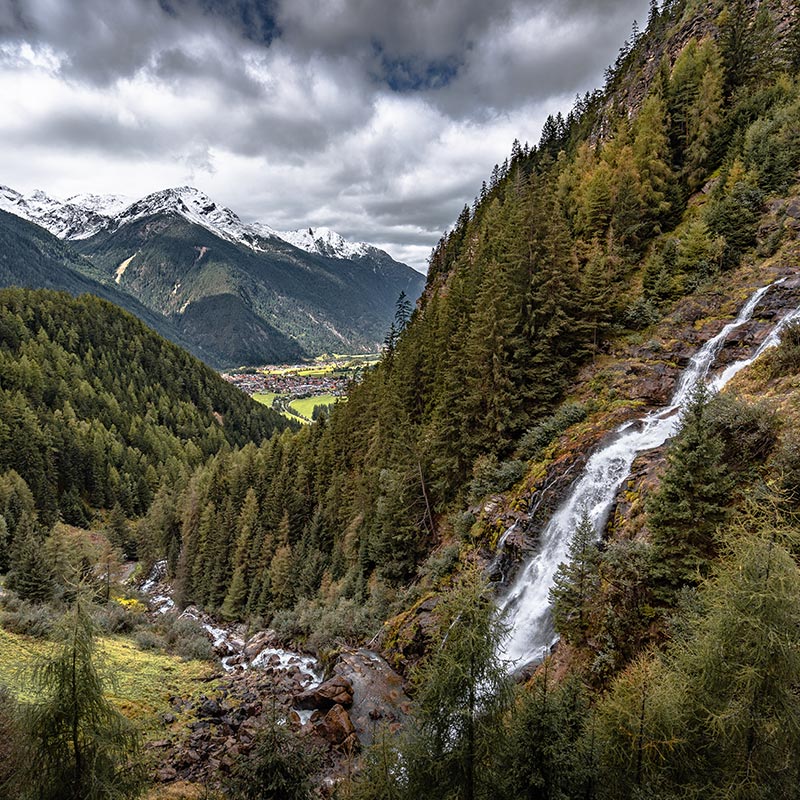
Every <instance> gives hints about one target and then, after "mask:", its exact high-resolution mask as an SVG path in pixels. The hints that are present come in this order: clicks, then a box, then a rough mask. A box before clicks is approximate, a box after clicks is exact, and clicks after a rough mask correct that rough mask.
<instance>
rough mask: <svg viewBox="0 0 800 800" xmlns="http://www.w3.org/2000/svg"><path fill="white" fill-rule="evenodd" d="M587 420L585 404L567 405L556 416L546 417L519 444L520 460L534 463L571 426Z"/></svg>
mask: <svg viewBox="0 0 800 800" xmlns="http://www.w3.org/2000/svg"><path fill="white" fill-rule="evenodd" d="M584 419H586V406H585V405H584V404H583V403H567V404H565V405H563V406H561V408H559V409H558V410H557V411H556V412H555V413H554V414H551V415H550V416H549V417H545V418H544V419H543V420H542V421H541V422H539V424H538V425H536V426H534V427H533V428H531V429H530V430H529V431H528V432H527V433H526V434H525V435H524V436H523V437H522V438H521V439H520V442H519V448H518V450H517V452H518V455H519V457H520V458H524V459H527V460H528V461H533V460H535V459H537V458H539V456H540V455H541V454H542V451H543V450H544V449H545V448H546V447H547V446H548V445H549V444H550V443H551V442H552V441H553V440H554V439H555V438H556V436H559V435H560V434H562V433H563V432H564V431H565V430H566V429H567V428H569V427H570V426H571V425H575V424H576V423H578V422H582V421H583V420H584Z"/></svg>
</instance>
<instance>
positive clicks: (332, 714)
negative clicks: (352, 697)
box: [312, 705, 355, 746]
mask: <svg viewBox="0 0 800 800" xmlns="http://www.w3.org/2000/svg"><path fill="white" fill-rule="evenodd" d="M312 721H313V717H312ZM314 730H315V732H316V733H317V735H318V736H320V737H321V738H323V739H324V740H325V741H326V742H329V743H330V744H332V745H334V746H336V745H343V744H344V743H345V742H346V741H347V740H348V739H349V738H350V737H351V736H352V735H353V734H354V733H355V728H354V727H353V723H352V721H351V719H350V716H349V715H348V713H347V711H345V710H344V708H342V706H339V705H336V706H333V708H331V709H329V710H328V712H327V714H325V716H324V717H322V719H317V720H316V722H314Z"/></svg>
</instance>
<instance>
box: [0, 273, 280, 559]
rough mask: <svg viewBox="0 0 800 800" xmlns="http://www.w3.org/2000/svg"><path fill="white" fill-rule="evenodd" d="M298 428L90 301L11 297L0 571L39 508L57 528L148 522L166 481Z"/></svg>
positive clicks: (1, 352)
mask: <svg viewBox="0 0 800 800" xmlns="http://www.w3.org/2000/svg"><path fill="white" fill-rule="evenodd" d="M287 427H289V423H288V422H287V421H286V420H284V419H283V418H282V417H280V416H279V415H277V414H275V413H274V412H272V411H271V410H269V409H265V408H263V407H261V406H259V405H258V404H256V403H254V402H252V401H251V400H250V399H249V398H247V397H246V396H245V395H243V394H242V393H241V392H239V391H238V390H237V389H235V388H234V387H232V386H230V385H228V384H227V383H225V382H224V381H223V380H222V379H221V378H219V376H218V375H216V374H215V373H214V372H213V371H212V370H211V369H210V368H208V367H206V366H205V365H203V364H202V363H201V362H199V361H197V360H196V359H195V358H193V357H192V356H190V355H189V354H188V353H186V352H185V351H183V350H181V349H180V348H178V347H176V346H175V345H172V344H170V343H168V342H166V341H165V340H164V339H162V338H161V337H159V336H157V335H156V334H155V333H153V332H152V331H150V330H149V329H148V328H146V327H145V326H144V325H143V324H142V323H141V322H139V321H138V320H137V319H136V318H134V317H132V316H131V315H129V314H127V313H126V312H123V311H121V310H120V309H119V308H117V307H116V306H113V305H112V304H111V303H108V302H105V301H103V300H99V299H98V298H96V297H93V296H90V295H84V296H81V297H79V298H77V299H75V298H72V297H70V296H68V295H66V294H61V293H55V292H50V291H28V290H22V289H6V290H2V291H0V523H2V524H3V527H4V529H5V530H4V535H3V536H0V551H2V552H0V569H2V568H3V567H2V565H3V563H4V562H5V560H6V556H7V553H8V548H9V547H10V542H11V540H13V538H14V535H15V529H16V526H17V525H18V524H19V520H20V518H21V516H22V512H21V511H20V509H27V507H28V506H31V505H32V511H33V512H35V515H36V516H37V517H38V522H39V523H40V524H41V525H42V526H44V527H45V528H48V527H50V526H52V524H53V523H54V522H55V521H56V520H57V519H62V520H63V521H65V522H67V523H71V524H74V525H79V526H87V525H88V524H89V523H90V522H91V521H92V519H93V517H94V515H95V513H96V512H97V511H98V510H102V509H105V510H109V509H112V508H114V507H115V506H118V507H119V509H120V510H121V512H122V516H123V518H124V517H134V516H140V515H142V514H144V513H145V512H146V511H147V509H148V508H149V506H150V504H151V502H152V499H153V497H154V495H155V493H156V492H157V490H158V488H159V486H160V485H161V484H162V483H166V484H172V483H174V482H175V481H177V480H179V478H180V476H181V475H185V474H188V473H189V472H191V470H193V469H195V468H196V467H198V466H199V465H200V464H202V463H204V462H205V461H206V460H207V459H208V458H209V457H210V456H211V455H212V454H214V453H217V452H220V451H221V450H228V449H230V448H235V447H239V446H241V445H243V444H245V443H246V442H252V441H255V442H259V441H262V440H264V439H266V438H268V437H270V436H271V435H272V434H273V432H275V431H280V430H284V429H286V428H287Z"/></svg>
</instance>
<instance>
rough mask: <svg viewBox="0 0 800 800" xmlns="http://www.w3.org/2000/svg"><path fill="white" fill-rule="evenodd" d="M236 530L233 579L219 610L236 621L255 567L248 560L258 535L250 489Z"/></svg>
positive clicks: (241, 610) (253, 497)
mask: <svg viewBox="0 0 800 800" xmlns="http://www.w3.org/2000/svg"><path fill="white" fill-rule="evenodd" d="M237 530H238V535H237V538H236V552H235V553H234V556H233V577H232V578H231V582H230V586H229V587H228V593H227V594H226V596H225V601H224V602H223V604H222V609H221V613H222V616H223V617H225V618H226V619H237V618H239V617H241V615H242V613H243V612H244V607H245V603H246V601H247V593H248V590H249V588H250V582H251V580H252V573H253V570H254V566H255V565H253V564H251V563H250V562H249V560H248V556H249V554H250V551H251V549H252V547H253V541H254V539H256V538H257V537H258V536H259V534H260V528H259V526H258V498H257V497H256V493H255V491H254V490H253V488H252V487H250V488H249V489H248V490H247V495H246V497H245V501H244V505H243V506H242V511H241V513H240V514H239V519H238V521H237Z"/></svg>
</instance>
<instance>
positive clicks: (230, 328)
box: [0, 187, 424, 366]
mask: <svg viewBox="0 0 800 800" xmlns="http://www.w3.org/2000/svg"><path fill="white" fill-rule="evenodd" d="M123 205H124V203H123V201H122V200H121V199H120V198H116V197H110V198H98V197H96V196H91V195H89V196H85V197H79V196H75V197H73V198H70V200H68V201H66V202H63V203H62V202H60V201H57V200H53V199H52V198H49V197H47V196H46V195H44V194H43V193H41V192H37V193H34V194H33V195H31V196H30V197H24V196H23V195H20V194H19V193H17V192H14V191H13V190H12V189H9V188H7V187H0V208H5V209H7V210H8V211H9V212H11V213H15V214H18V215H21V216H22V217H24V218H26V219H29V220H33V221H36V222H37V223H38V224H41V225H43V226H44V227H47V228H48V229H49V230H51V231H52V232H54V233H55V234H57V235H58V236H60V237H61V238H65V239H69V240H70V241H71V243H72V244H73V245H74V246H75V247H76V248H77V249H79V250H80V252H82V253H83V254H84V255H85V256H86V258H88V259H89V260H91V261H92V262H93V263H94V264H95V266H96V269H94V270H87V274H89V275H90V276H91V277H93V278H96V277H99V279H100V280H102V281H104V282H105V283H106V284H108V285H112V284H115V285H116V286H118V287H119V288H121V289H122V290H124V291H127V292H129V293H130V294H132V295H133V296H134V297H136V298H137V299H139V300H140V301H141V302H142V303H144V304H145V305H146V306H148V307H149V308H150V309H152V310H153V311H156V312H157V313H159V314H163V315H166V316H169V317H171V318H172V321H173V322H174V324H175V325H176V326H177V327H178V328H180V329H182V330H183V333H184V335H186V336H187V338H190V339H191V340H194V341H196V342H197V343H198V346H203V347H204V348H205V349H206V351H207V352H209V353H210V354H211V358H212V360H213V361H215V363H223V364H225V365H226V366H237V365H240V364H254V363H265V362H274V361H295V360H298V359H300V358H302V357H303V356H306V355H316V354H319V353H321V352H325V351H328V352H348V351H354V352H367V351H375V350H376V349H377V348H378V347H379V345H380V343H381V342H382V341H383V338H384V336H385V333H386V330H387V329H388V327H389V323H390V321H391V319H392V316H393V314H394V304H395V302H396V300H397V297H398V296H399V294H400V293H401V292H404V293H405V294H406V295H407V296H408V297H410V298H412V299H416V297H417V296H418V295H419V294H420V292H421V291H422V286H423V283H424V279H423V277H422V276H421V275H420V274H419V273H417V272H416V271H414V270H412V269H411V268H410V267H407V266H405V265H403V264H400V263H398V262H396V261H394V260H393V259H392V258H391V257H390V256H389V255H388V254H387V253H385V252H384V251H382V250H379V249H378V248H375V247H372V246H371V245H367V244H365V243H352V242H347V241H346V240H344V239H343V238H342V237H341V236H339V235H338V234H337V233H335V232H334V231H330V230H328V229H326V228H319V229H316V230H313V229H308V230H303V231H293V232H286V233H281V232H278V231H275V230H273V229H272V228H270V227H269V226H267V225H263V224H260V223H255V224H246V223H243V222H242V221H241V220H240V219H239V218H238V217H237V216H236V214H234V213H233V212H232V211H231V210H230V209H227V208H224V207H222V206H220V205H218V204H217V203H215V202H213V201H212V200H211V199H210V198H208V197H207V196H206V195H204V194H203V193H202V192H199V191H198V190H196V189H193V188H191V187H181V188H178V189H167V190H164V191H161V192H156V193H154V194H152V195H148V196H147V197H145V198H142V199H141V200H138V201H136V202H134V203H129V204H127V205H124V207H122V208H121V206H123ZM201 301H202V302H201ZM198 303H200V305H199V306H197V304H198ZM192 304H194V305H195V306H197V307H194V308H191V306H192ZM217 316H219V317H220V318H221V319H223V320H224V322H225V325H224V330H223V329H221V328H220V329H217V326H215V325H210V326H209V325H208V324H207V323H208V322H209V321H210V320H213V319H214V318H215V317H217ZM195 337H199V338H195ZM201 340H202V345H200V341H201Z"/></svg>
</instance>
